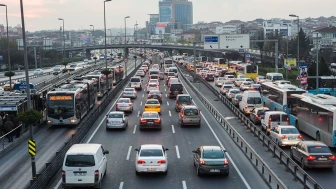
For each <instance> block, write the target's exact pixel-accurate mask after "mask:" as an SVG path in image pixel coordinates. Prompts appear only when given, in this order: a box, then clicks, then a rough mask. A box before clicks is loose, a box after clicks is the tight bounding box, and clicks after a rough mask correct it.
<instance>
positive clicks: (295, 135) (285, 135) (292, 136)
mask: <svg viewBox="0 0 336 189" xmlns="http://www.w3.org/2000/svg"><path fill="white" fill-rule="evenodd" d="M270 137H271V139H272V140H273V141H274V142H275V143H276V144H277V145H278V146H294V145H296V144H297V143H298V142H301V141H302V136H301V135H300V132H299V131H298V130H297V128H296V127H294V126H292V125H278V126H276V127H273V128H272V129H271V131H270Z"/></svg>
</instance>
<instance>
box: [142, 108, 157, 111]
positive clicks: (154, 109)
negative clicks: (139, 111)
mask: <svg viewBox="0 0 336 189" xmlns="http://www.w3.org/2000/svg"><path fill="white" fill-rule="evenodd" d="M144 111H145V112H147V111H149V112H161V108H145V110H144Z"/></svg>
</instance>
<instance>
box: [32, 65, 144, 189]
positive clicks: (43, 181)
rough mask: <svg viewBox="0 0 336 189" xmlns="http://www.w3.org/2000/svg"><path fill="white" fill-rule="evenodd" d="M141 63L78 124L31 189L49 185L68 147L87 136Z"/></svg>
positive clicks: (60, 165)
mask: <svg viewBox="0 0 336 189" xmlns="http://www.w3.org/2000/svg"><path fill="white" fill-rule="evenodd" d="M141 65H142V64H141V63H139V65H138V66H137V67H136V68H135V69H134V70H133V71H132V72H131V73H130V74H129V75H128V76H127V77H126V78H125V79H123V80H122V82H120V83H119V84H118V85H117V86H116V88H115V89H113V90H110V91H109V92H108V94H107V95H106V97H104V98H103V99H102V103H101V104H100V105H99V106H98V107H96V108H94V109H93V110H91V111H90V112H89V113H88V115H87V116H85V118H84V119H83V120H82V121H81V123H80V124H79V126H78V131H77V132H76V134H73V135H72V138H71V139H70V141H69V142H66V143H65V146H64V147H63V149H61V150H60V151H58V152H56V156H55V158H53V159H52V160H51V162H50V163H46V168H45V170H44V171H43V172H42V173H41V174H38V175H37V179H36V180H33V181H31V186H30V188H31V189H44V188H46V187H47V186H48V184H49V182H50V181H51V179H52V178H53V177H54V176H55V175H56V174H57V172H58V170H59V169H60V168H61V167H62V164H63V159H64V156H65V154H66V152H67V151H68V149H69V148H70V147H71V146H72V145H74V144H77V143H81V142H82V140H83V139H84V138H85V136H86V135H87V134H88V130H90V128H91V127H92V126H93V125H94V123H95V122H96V121H97V117H99V116H100V115H101V114H102V113H103V111H105V109H106V108H107V106H108V105H109V104H110V103H111V101H112V99H113V98H114V97H115V96H116V95H117V94H118V92H119V91H120V90H121V89H122V88H123V87H124V86H125V84H127V83H128V82H129V79H130V78H131V77H132V76H133V75H134V74H135V72H136V70H137V69H138V68H140V67H141Z"/></svg>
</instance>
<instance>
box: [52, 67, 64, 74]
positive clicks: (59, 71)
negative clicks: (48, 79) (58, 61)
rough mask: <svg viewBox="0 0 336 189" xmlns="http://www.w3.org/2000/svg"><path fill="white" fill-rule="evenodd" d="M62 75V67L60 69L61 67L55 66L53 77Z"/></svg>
mask: <svg viewBox="0 0 336 189" xmlns="http://www.w3.org/2000/svg"><path fill="white" fill-rule="evenodd" d="M60 73H62V70H61V67H59V66H57V67H56V66H55V67H54V69H53V75H58V74H60Z"/></svg>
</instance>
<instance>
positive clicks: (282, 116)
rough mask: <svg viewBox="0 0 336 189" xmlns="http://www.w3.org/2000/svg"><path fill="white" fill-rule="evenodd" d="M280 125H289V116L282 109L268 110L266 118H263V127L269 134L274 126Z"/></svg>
mask: <svg viewBox="0 0 336 189" xmlns="http://www.w3.org/2000/svg"><path fill="white" fill-rule="evenodd" d="M278 125H289V117H288V115H287V114H286V113H285V112H281V111H267V112H265V115H264V118H263V119H261V127H262V129H263V130H266V131H267V132H266V133H267V134H269V132H270V130H271V129H272V128H275V127H276V126H278Z"/></svg>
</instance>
